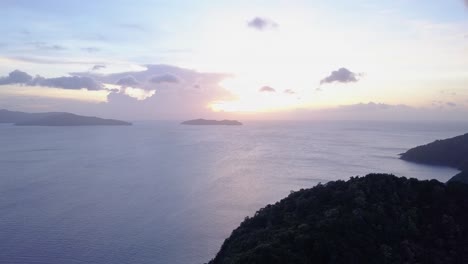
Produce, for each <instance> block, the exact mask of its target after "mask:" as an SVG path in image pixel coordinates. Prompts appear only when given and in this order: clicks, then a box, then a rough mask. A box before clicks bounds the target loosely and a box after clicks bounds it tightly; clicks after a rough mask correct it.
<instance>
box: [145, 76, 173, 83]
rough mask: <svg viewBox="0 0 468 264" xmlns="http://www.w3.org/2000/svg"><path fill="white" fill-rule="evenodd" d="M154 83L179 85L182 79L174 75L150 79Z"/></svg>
mask: <svg viewBox="0 0 468 264" xmlns="http://www.w3.org/2000/svg"><path fill="white" fill-rule="evenodd" d="M150 82H152V83H179V82H180V79H179V78H178V77H177V76H174V75H172V74H163V75H157V76H154V77H152V78H151V79H150Z"/></svg>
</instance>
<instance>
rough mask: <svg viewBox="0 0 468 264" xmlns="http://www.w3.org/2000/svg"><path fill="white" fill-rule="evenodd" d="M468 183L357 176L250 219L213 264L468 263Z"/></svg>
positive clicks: (291, 199) (305, 193)
mask: <svg viewBox="0 0 468 264" xmlns="http://www.w3.org/2000/svg"><path fill="white" fill-rule="evenodd" d="M466 245H468V185H466V184H460V183H448V184H444V183H440V182H438V181H436V180H431V181H420V180H417V179H407V178H398V177H395V176H393V175H388V174H370V175H367V176H365V177H352V178H351V179H350V180H348V181H334V182H329V183H327V184H319V185H317V186H315V187H313V188H311V189H302V190H300V191H297V192H292V193H291V194H290V195H289V196H288V197H287V198H285V199H283V200H281V201H280V202H277V203H275V204H273V205H268V206H266V207H265V208H263V209H260V210H259V211H257V212H256V213H255V215H254V216H253V217H246V218H245V220H244V221H243V222H242V223H241V224H240V226H239V227H238V228H237V229H235V230H234V231H233V232H232V234H231V235H230V237H229V238H227V239H226V240H225V241H224V243H223V245H222V246H221V249H220V250H219V252H218V253H217V255H216V256H215V257H214V259H213V260H211V261H210V262H209V264H228V263H229V264H237V263H239V264H240V263H242V264H254V263H255V264H263V263H265V264H267V263H268V264H280V263H292V264H309V263H356V264H357V263H360V264H371V263H433V264H436V263H466V260H468V252H467V247H466Z"/></svg>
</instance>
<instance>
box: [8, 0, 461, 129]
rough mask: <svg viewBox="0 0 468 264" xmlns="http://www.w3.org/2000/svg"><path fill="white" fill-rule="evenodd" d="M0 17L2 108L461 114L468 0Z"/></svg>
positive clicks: (123, 113)
mask: <svg viewBox="0 0 468 264" xmlns="http://www.w3.org/2000/svg"><path fill="white" fill-rule="evenodd" d="M0 17H2V19H3V22H4V23H0V34H1V35H2V37H1V38H0V109H9V110H16V111H28V112H49V111H68V112H74V113H78V114H84V115H95V116H103V117H111V118H120V119H128V120H153V119H157V120H165V119H177V120H184V119H191V118H202V117H203V118H237V119H281V120H283V119H291V120H308V119H373V120H374V119H376V120H387V119H390V120H407V119H408V120H421V119H423V120H466V117H467V116H468V0H444V1H440V0H378V1H377V0H375V1H371V0H356V1H345V0H323V1H322V0H316V1H313V0H308V1H294V0H290V1H279V0H265V1H255V0H248V1H244V0H239V1H221V0H220V1H202V0H197V1H195V0H192V1H182V0H172V1H157V0H141V1H129V0H112V1H110V0H101V1H91V0H80V1H77V0H68V1H63V0H62V1H58V0H42V1H29V0H1V1H0Z"/></svg>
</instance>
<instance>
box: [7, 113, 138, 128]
mask: <svg viewBox="0 0 468 264" xmlns="http://www.w3.org/2000/svg"><path fill="white" fill-rule="evenodd" d="M0 123H12V124H14V125H16V126H130V125H132V123H129V122H125V121H120V120H114V119H103V118H98V117H91V116H81V115H76V114H71V113H64V112H48V113H24V112H14V111H8V110H0Z"/></svg>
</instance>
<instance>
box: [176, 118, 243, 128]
mask: <svg viewBox="0 0 468 264" xmlns="http://www.w3.org/2000/svg"><path fill="white" fill-rule="evenodd" d="M181 124H182V125H193V126H241V125H242V123H241V122H239V121H237V120H207V119H194V120H188V121H184V122H182V123H181Z"/></svg>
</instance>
